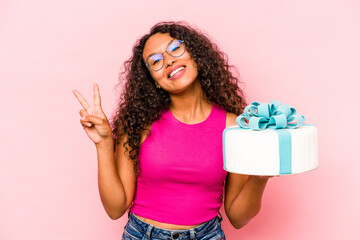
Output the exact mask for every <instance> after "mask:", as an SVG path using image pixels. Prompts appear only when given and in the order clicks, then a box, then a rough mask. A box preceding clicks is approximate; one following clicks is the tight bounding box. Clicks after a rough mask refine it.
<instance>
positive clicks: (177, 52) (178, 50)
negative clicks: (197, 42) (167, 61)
mask: <svg viewBox="0 0 360 240" xmlns="http://www.w3.org/2000/svg"><path fill="white" fill-rule="evenodd" d="M167 52H168V53H169V54H170V55H171V56H173V57H180V56H181V55H183V54H184V52H185V46H184V44H183V43H182V41H181V40H177V41H174V42H173V43H171V44H170V45H169V47H168V49H167Z"/></svg>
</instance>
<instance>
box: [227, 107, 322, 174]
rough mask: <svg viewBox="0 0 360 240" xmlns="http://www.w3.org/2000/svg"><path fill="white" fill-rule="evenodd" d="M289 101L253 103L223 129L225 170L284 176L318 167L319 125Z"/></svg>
mask: <svg viewBox="0 0 360 240" xmlns="http://www.w3.org/2000/svg"><path fill="white" fill-rule="evenodd" d="M304 122H305V117H304V116H303V115H298V114H296V110H295V109H294V108H292V107H290V106H289V105H287V104H283V105H282V104H281V103H280V102H278V101H273V100H272V101H271V103H270V104H266V103H258V102H253V103H251V104H250V105H248V106H247V107H246V108H245V110H244V113H243V114H241V115H240V116H238V117H237V118H236V123H237V124H238V125H235V126H230V127H227V128H225V129H224V131H223V160H224V170H226V171H228V172H232V173H238V174H247V175H263V176H274V175H285V174H295V173H302V172H307V171H310V170H313V169H316V168H317V167H318V139H317V128H316V127H315V126H314V125H312V124H304Z"/></svg>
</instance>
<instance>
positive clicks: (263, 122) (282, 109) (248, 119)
mask: <svg viewBox="0 0 360 240" xmlns="http://www.w3.org/2000/svg"><path fill="white" fill-rule="evenodd" d="M294 120H295V122H293V121H294ZM304 122H305V117H304V116H303V115H299V114H296V110H295V108H292V107H290V106H289V105H287V104H283V105H281V103H280V102H278V101H274V100H271V101H270V104H267V103H258V102H253V103H251V104H250V105H248V106H246V107H245V110H244V113H243V114H241V115H240V116H238V117H237V118H236V123H237V124H238V125H239V126H240V127H241V128H245V129H251V130H264V129H266V128H269V129H284V128H289V129H292V128H298V127H300V126H302V125H303V123H304Z"/></svg>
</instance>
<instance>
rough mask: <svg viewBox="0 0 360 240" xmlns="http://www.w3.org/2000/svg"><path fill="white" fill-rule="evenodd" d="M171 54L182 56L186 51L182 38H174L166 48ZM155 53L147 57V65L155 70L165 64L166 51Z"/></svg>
mask: <svg viewBox="0 0 360 240" xmlns="http://www.w3.org/2000/svg"><path fill="white" fill-rule="evenodd" d="M165 52H167V53H168V54H169V55H170V56H172V57H176V58H178V57H181V56H182V55H183V54H184V52H185V46H184V43H183V42H182V41H181V40H176V39H174V40H172V41H171V42H170V43H169V45H168V47H167V48H166V51H165ZM165 52H163V53H155V54H151V55H150V56H149V57H148V58H147V59H146V66H148V68H150V69H151V70H153V71H159V70H160V69H161V68H162V67H163V66H164V53H165Z"/></svg>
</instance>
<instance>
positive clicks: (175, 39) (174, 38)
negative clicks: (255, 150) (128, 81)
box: [146, 38, 177, 60]
mask: <svg viewBox="0 0 360 240" xmlns="http://www.w3.org/2000/svg"><path fill="white" fill-rule="evenodd" d="M176 40H177V39H175V38H174V39H173V40H171V41H170V42H169V43H168V44H167V46H166V50H167V49H168V47H169V46H170V44H171V43H172V42H173V41H176ZM166 50H165V52H166ZM155 54H158V53H151V54H150V55H149V56H147V57H146V60H147V59H148V58H149V57H151V56H153V55H155Z"/></svg>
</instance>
